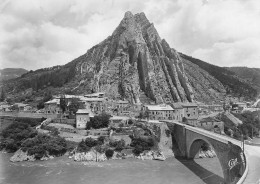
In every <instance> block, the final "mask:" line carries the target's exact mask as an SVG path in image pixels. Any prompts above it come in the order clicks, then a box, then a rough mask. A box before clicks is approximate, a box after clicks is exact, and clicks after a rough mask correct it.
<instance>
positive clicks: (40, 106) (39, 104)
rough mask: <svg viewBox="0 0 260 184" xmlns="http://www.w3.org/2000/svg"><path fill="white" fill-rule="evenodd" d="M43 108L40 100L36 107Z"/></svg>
mask: <svg viewBox="0 0 260 184" xmlns="http://www.w3.org/2000/svg"><path fill="white" fill-rule="evenodd" d="M43 108H44V102H43V101H40V102H39V103H38V104H37V109H43Z"/></svg>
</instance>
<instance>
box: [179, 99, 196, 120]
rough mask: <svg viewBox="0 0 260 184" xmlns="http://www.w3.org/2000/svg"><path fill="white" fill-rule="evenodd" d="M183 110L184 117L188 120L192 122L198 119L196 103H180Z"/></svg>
mask: <svg viewBox="0 0 260 184" xmlns="http://www.w3.org/2000/svg"><path fill="white" fill-rule="evenodd" d="M181 105H182V107H183V110H184V117H185V118H186V119H187V120H188V121H190V122H194V121H197V120H198V117H199V111H198V105H197V104H195V103H182V104H181Z"/></svg>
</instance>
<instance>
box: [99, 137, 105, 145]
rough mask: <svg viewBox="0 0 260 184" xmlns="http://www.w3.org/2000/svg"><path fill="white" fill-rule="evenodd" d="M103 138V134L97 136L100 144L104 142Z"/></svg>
mask: <svg viewBox="0 0 260 184" xmlns="http://www.w3.org/2000/svg"><path fill="white" fill-rule="evenodd" d="M105 138H106V137H105V136H99V137H98V142H100V143H101V144H104V141H105Z"/></svg>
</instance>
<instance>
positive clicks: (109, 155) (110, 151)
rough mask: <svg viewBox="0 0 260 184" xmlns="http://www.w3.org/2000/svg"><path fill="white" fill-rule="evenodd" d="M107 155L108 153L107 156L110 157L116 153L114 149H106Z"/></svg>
mask: <svg viewBox="0 0 260 184" xmlns="http://www.w3.org/2000/svg"><path fill="white" fill-rule="evenodd" d="M105 155H106V157H107V158H108V159H110V158H112V157H113V155H114V150H112V149H108V150H106V152H105Z"/></svg>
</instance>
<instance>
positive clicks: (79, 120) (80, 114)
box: [76, 109, 94, 129]
mask: <svg viewBox="0 0 260 184" xmlns="http://www.w3.org/2000/svg"><path fill="white" fill-rule="evenodd" d="M92 117H94V115H93V113H92V112H91V110H89V109H79V110H78V111H77V112H76V128H79V129H85V128H86V127H87V123H88V122H89V121H90V118H92Z"/></svg>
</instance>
